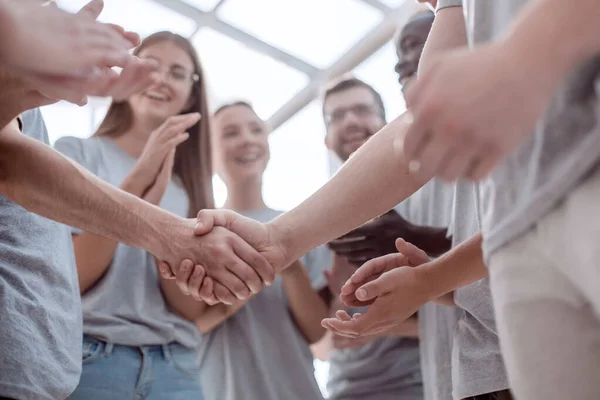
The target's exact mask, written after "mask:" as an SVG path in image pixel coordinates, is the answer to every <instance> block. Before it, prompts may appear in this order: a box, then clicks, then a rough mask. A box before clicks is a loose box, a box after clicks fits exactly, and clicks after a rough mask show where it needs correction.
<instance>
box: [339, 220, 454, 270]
mask: <svg viewBox="0 0 600 400" xmlns="http://www.w3.org/2000/svg"><path fill="white" fill-rule="evenodd" d="M446 234H447V229H446V228H434V227H428V226H417V225H413V224H411V223H410V222H408V221H407V220H405V219H404V218H402V216H400V215H399V214H398V213H397V212H396V211H394V210H391V211H388V212H387V213H385V214H383V215H382V216H381V217H379V218H376V219H374V220H372V221H370V222H367V223H366V224H364V225H363V226H361V227H360V228H357V229H355V230H353V231H352V232H350V233H348V234H346V235H344V236H342V237H341V238H339V239H336V240H334V241H331V242H330V243H329V248H331V250H333V251H334V252H335V253H336V254H338V255H340V256H342V257H345V258H347V259H348V261H350V262H351V263H352V264H354V265H359V266H360V265H362V264H364V263H365V262H367V261H369V260H371V259H373V258H378V257H381V256H384V255H387V254H392V253H395V252H396V246H395V242H396V239H397V238H402V239H404V240H406V241H408V242H410V243H415V244H416V245H417V246H418V247H419V248H421V249H423V250H424V251H425V252H427V254H429V255H430V256H432V257H436V256H439V255H441V254H443V253H445V252H446V251H448V250H450V247H451V244H452V241H451V238H448V237H446Z"/></svg>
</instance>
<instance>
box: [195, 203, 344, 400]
mask: <svg viewBox="0 0 600 400" xmlns="http://www.w3.org/2000/svg"><path fill="white" fill-rule="evenodd" d="M242 214H243V215H245V216H247V217H249V218H252V219H255V220H258V221H261V222H268V221H271V220H272V219H274V218H275V217H277V216H279V215H280V214H282V213H281V212H279V211H276V210H272V209H263V210H256V211H253V212H245V213H242ZM301 261H302V263H303V264H304V266H305V267H306V269H307V271H308V274H309V277H310V280H311V282H312V285H313V287H314V288H315V290H321V289H323V288H324V287H325V286H326V282H325V278H324V276H323V271H324V270H325V269H327V268H329V267H330V265H331V261H332V257H331V254H330V251H329V250H328V249H327V248H325V247H319V248H317V249H315V250H313V251H311V252H310V253H308V254H307V255H305V256H304V257H302V260H301ZM199 354H200V355H199V357H200V371H201V373H200V376H201V382H202V389H203V391H204V398H205V399H206V400H257V399H260V400H283V399H285V400H320V399H322V396H321V391H320V390H319V386H318V384H317V381H316V379H315V375H314V365H313V355H312V353H311V351H310V348H309V344H308V343H307V342H306V340H305V339H304V337H303V336H302V334H301V333H300V331H299V330H298V328H297V326H296V323H295V322H294V320H293V318H292V316H291V314H290V310H289V305H288V300H287V296H286V294H285V291H284V288H283V281H282V278H281V277H280V276H278V277H277V278H276V279H275V282H274V284H273V285H272V286H270V287H267V288H265V289H264V290H263V291H262V292H260V293H259V294H257V295H256V296H255V297H253V298H252V299H251V300H250V301H249V302H248V303H247V304H246V305H244V306H243V307H242V308H241V309H240V310H239V311H238V312H237V313H236V314H235V315H233V316H231V317H229V318H228V319H227V320H226V321H224V322H223V323H222V324H221V325H219V326H218V327H216V328H215V329H213V330H212V331H211V332H209V333H207V334H205V335H203V336H202V341H201V345H200V352H199Z"/></svg>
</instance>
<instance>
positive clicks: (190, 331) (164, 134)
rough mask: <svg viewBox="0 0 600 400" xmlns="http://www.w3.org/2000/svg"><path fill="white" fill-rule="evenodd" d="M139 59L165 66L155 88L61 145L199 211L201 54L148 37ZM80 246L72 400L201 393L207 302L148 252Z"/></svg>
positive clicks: (206, 189)
mask: <svg viewBox="0 0 600 400" xmlns="http://www.w3.org/2000/svg"><path fill="white" fill-rule="evenodd" d="M135 55H136V56H138V57H140V58H143V59H152V60H154V61H155V62H156V63H158V64H159V68H158V71H157V72H156V76H155V82H154V84H153V85H152V86H151V87H149V88H148V89H147V90H146V91H145V92H143V93H141V94H136V95H134V96H131V97H130V98H129V99H128V100H126V101H123V102H113V103H112V104H111V105H110V108H109V109H108V113H107V114H106V117H105V118H104V121H103V122H102V124H101V125H100V127H99V128H98V130H97V132H96V133H95V135H94V136H93V137H91V138H89V139H78V138H74V137H66V138H62V139H60V140H59V141H58V142H57V143H56V148H57V149H58V150H59V151H61V152H62V153H64V154H65V155H66V156H68V157H70V158H72V159H73V160H74V161H76V162H77V163H79V164H81V165H82V166H84V167H85V168H87V169H89V170H90V171H92V172H93V173H95V174H96V175H97V176H98V177H100V178H102V179H104V180H105V181H107V182H109V183H111V184H113V185H115V186H119V187H120V188H121V189H122V190H125V191H127V192H129V193H131V194H133V195H135V196H139V197H140V198H143V199H145V200H146V201H148V202H150V203H153V204H155V205H157V206H159V207H162V208H164V209H167V210H169V211H171V212H173V213H175V214H177V215H179V216H184V217H194V216H195V215H196V213H197V212H198V211H199V210H200V209H203V208H213V193H212V167H211V166H212V161H211V156H210V122H209V119H210V118H209V114H208V106H207V99H206V90H205V82H204V74H203V72H202V69H201V66H200V63H199V60H198V56H197V54H196V52H195V50H194V48H193V47H192V45H191V44H190V43H189V41H188V40H187V39H185V38H183V37H181V36H179V35H176V34H173V33H170V32H159V33H155V34H153V35H151V36H149V37H148V38H146V39H145V40H144V41H143V42H142V44H141V45H140V46H139V47H138V48H137V49H136V50H135ZM114 223H115V224H118V223H119V221H114ZM149 234H150V233H149ZM73 244H74V249H75V258H76V262H77V270H78V276H79V287H80V291H81V295H82V300H83V325H84V327H83V331H84V337H83V361H82V362H83V372H82V375H81V381H80V383H79V386H78V387H77V389H76V390H75V392H74V393H73V394H72V395H71V397H70V399H76V400H77V399H85V400H105V399H133V398H135V399H148V400H152V399H156V400H169V399H173V400H175V399H195V400H199V399H202V398H203V397H202V391H201V386H200V381H199V365H198V360H197V350H198V343H199V340H200V337H199V333H198V330H197V328H196V325H195V324H194V321H195V319H196V317H197V316H198V315H199V314H200V313H201V312H202V310H203V307H204V304H202V303H199V302H196V301H194V300H193V299H192V298H190V297H187V296H185V295H184V294H183V293H181V291H180V290H179V288H178V287H177V285H176V283H175V281H167V280H163V279H161V278H160V277H159V274H158V271H157V268H156V263H155V260H154V259H153V257H152V255H150V254H149V253H147V252H145V251H143V250H140V249H136V248H132V247H129V246H125V245H123V244H121V243H117V242H115V241H113V240H109V239H106V238H103V237H99V236H96V235H93V234H91V233H89V232H80V231H76V230H73Z"/></svg>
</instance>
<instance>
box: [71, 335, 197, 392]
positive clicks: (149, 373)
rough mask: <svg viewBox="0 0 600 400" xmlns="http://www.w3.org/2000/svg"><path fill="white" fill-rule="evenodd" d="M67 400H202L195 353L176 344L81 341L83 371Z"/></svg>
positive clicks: (91, 339) (90, 339)
mask: <svg viewBox="0 0 600 400" xmlns="http://www.w3.org/2000/svg"><path fill="white" fill-rule="evenodd" d="M69 399H70V400H113V399H115V400H116V399H119V400H121V399H122V400H129V399H131V400H189V399H191V400H202V399H203V396H202V390H201V387H200V374H199V364H198V359H197V353H196V352H195V351H194V350H191V349H188V348H185V347H183V346H180V345H178V344H169V345H159V346H142V347H133V346H121V345H114V344H111V343H105V342H102V341H100V340H96V339H93V338H90V337H87V336H86V337H84V339H83V371H82V373H81V380H80V381H79V385H78V386H77V388H76V389H75V391H74V392H73V394H71V396H69Z"/></svg>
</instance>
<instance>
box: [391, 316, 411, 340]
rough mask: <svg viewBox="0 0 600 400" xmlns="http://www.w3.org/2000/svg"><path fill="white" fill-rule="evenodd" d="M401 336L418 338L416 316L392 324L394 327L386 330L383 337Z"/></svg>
mask: <svg viewBox="0 0 600 400" xmlns="http://www.w3.org/2000/svg"><path fill="white" fill-rule="evenodd" d="M396 336H401V337H405V338H418V337H419V320H418V319H417V317H410V318H408V319H407V320H405V321H403V322H402V323H401V324H398V325H396V326H394V328H393V329H392V330H391V331H389V332H387V333H386V334H385V335H384V337H396Z"/></svg>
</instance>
